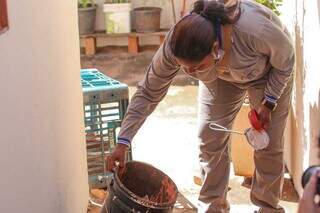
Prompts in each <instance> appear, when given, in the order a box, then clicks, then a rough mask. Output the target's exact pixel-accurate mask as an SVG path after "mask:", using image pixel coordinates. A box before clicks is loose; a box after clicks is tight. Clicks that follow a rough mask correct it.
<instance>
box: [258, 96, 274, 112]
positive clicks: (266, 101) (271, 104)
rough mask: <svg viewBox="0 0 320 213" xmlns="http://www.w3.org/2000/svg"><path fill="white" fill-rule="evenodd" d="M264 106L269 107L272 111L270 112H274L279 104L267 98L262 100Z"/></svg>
mask: <svg viewBox="0 0 320 213" xmlns="http://www.w3.org/2000/svg"><path fill="white" fill-rule="evenodd" d="M261 104H262V105H264V106H265V107H267V108H268V109H270V111H274V110H275V108H276V107H277V102H276V100H269V98H267V97H265V98H264V99H263V100H262V103H261Z"/></svg>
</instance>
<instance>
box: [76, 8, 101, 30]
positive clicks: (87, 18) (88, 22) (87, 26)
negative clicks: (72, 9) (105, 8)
mask: <svg viewBox="0 0 320 213" xmlns="http://www.w3.org/2000/svg"><path fill="white" fill-rule="evenodd" d="M96 8H97V7H96V6H95V5H94V6H92V7H87V8H78V23H79V33H80V35H84V34H90V33H94V27H95V21H96Z"/></svg>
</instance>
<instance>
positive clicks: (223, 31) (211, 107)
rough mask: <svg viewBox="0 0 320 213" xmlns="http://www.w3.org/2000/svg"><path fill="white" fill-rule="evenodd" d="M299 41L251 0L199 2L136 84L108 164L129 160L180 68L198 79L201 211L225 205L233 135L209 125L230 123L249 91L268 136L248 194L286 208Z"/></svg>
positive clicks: (266, 207) (268, 206) (271, 208)
mask: <svg viewBox="0 0 320 213" xmlns="http://www.w3.org/2000/svg"><path fill="white" fill-rule="evenodd" d="M293 65H294V48H293V45H292V42H291V40H290V37H289V35H288V33H287V31H286V29H285V27H284V26H283V25H282V23H281V22H280V20H279V18H278V17H277V16H276V15H275V14H274V13H273V12H272V11H271V10H269V9H267V8H266V7H264V6H262V5H260V4H258V3H255V2H254V1H249V0H241V1H237V0H231V1H228V2H227V3H222V2H220V1H218V0H215V1H204V0H200V1H196V2H195V5H194V9H193V11H192V12H191V13H190V14H189V15H187V16H185V17H184V18H182V19H181V20H180V21H179V22H178V23H177V24H176V25H175V26H173V27H172V29H171V30H170V32H169V33H168V35H167V37H166V39H165V42H164V44H163V45H162V46H161V47H160V48H159V50H158V51H157V53H156V54H155V56H154V58H153V61H152V63H151V65H150V66H149V67H148V70H147V73H146V75H145V77H144V79H143V80H142V81H141V82H140V83H139V85H138V90H137V92H136V93H135V95H134V96H133V98H132V100H131V103H130V106H129V108H128V111H127V114H126V116H125V118H124V120H123V123H122V127H121V130H120V133H119V137H118V144H117V146H116V148H115V150H114V151H113V152H112V153H111V155H110V156H108V157H107V164H108V169H109V170H112V169H113V168H114V167H115V165H116V163H115V162H119V166H120V167H122V166H123V164H124V156H125V151H126V150H127V148H128V147H129V146H130V142H131V141H132V139H133V137H134V135H135V134H136V133H137V131H138V129H139V128H140V127H141V125H142V124H143V122H144V121H145V119H146V118H147V116H148V115H150V114H151V113H152V111H153V110H154V109H155V107H156V106H157V104H158V103H159V102H160V101H161V100H162V98H163V97H164V96H165V94H166V92H167V90H168V88H169V86H170V83H171V82H172V79H173V78H174V76H175V75H176V74H177V72H178V71H179V70H180V69H181V70H183V71H184V72H185V73H187V74H189V75H191V76H192V77H194V78H196V79H199V81H200V85H199V102H200V103H199V107H200V110H199V120H200V122H199V142H200V144H199V146H200V155H199V160H200V166H201V171H202V175H203V186H202V188H201V191H200V195H199V208H198V212H210V213H211V212H228V211H229V205H228V202H227V200H226V196H227V190H228V187H227V186H228V178H229V170H230V165H229V163H230V159H229V155H228V153H229V151H228V149H229V139H230V137H229V134H226V133H222V132H216V131H213V130H210V128H209V122H210V121H214V122H215V123H218V124H220V125H222V126H225V127H227V128H231V127H232V123H233V121H234V118H235V116H236V115H237V113H238V112H239V110H240V108H241V105H242V103H243V100H244V97H245V94H246V93H247V94H248V95H249V99H250V102H251V104H252V107H253V108H254V109H256V110H257V112H258V114H259V117H260V120H261V122H262V124H263V126H264V128H265V129H266V131H267V133H268V135H269V137H270V143H269V145H268V147H267V148H265V149H263V150H260V151H255V153H254V162H255V167H256V169H255V173H254V177H253V183H252V190H251V200H252V202H253V203H254V204H255V205H257V206H259V207H260V212H272V213H273V212H274V213H276V212H284V209H283V208H282V207H281V206H279V205H278V203H279V197H280V193H281V188H282V184H283V172H284V163H283V132H284V128H285V124H286V119H287V116H288V111H289V105H290V98H291V90H292V76H293V75H292V73H293Z"/></svg>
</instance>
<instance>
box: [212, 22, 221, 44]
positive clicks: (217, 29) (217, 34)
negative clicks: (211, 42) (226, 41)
mask: <svg viewBox="0 0 320 213" xmlns="http://www.w3.org/2000/svg"><path fill="white" fill-rule="evenodd" d="M213 26H214V31H215V37H216V39H217V40H218V42H219V45H220V47H221V48H223V44H222V35H221V18H215V19H214V21H213Z"/></svg>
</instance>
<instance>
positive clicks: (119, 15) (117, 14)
mask: <svg viewBox="0 0 320 213" xmlns="http://www.w3.org/2000/svg"><path fill="white" fill-rule="evenodd" d="M103 11H104V14H105V21H106V32H107V33H129V32H131V19H130V13H131V3H130V0H106V2H105V4H104V7H103Z"/></svg>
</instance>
